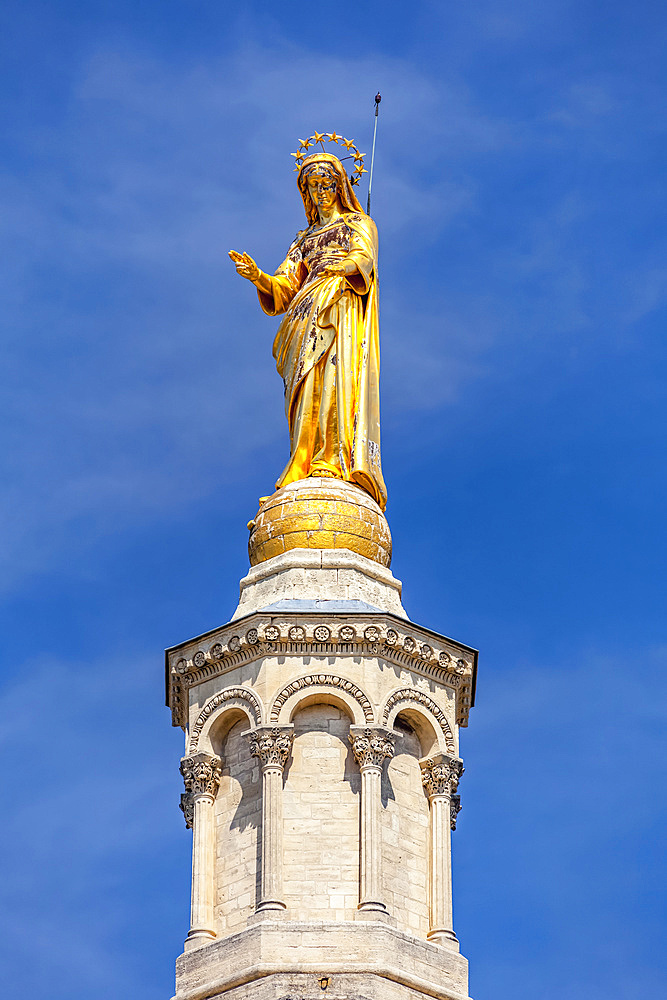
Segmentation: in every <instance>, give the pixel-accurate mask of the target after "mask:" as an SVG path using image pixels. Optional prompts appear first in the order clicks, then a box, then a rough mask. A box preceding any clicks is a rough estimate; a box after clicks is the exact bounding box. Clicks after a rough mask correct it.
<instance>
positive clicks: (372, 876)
mask: <svg viewBox="0 0 667 1000" xmlns="http://www.w3.org/2000/svg"><path fill="white" fill-rule="evenodd" d="M394 738H395V734H394V733H392V732H391V730H389V729H384V728H382V727H380V726H373V727H372V728H366V727H365V726H350V743H351V744H352V751H353V753H354V756H355V758H356V761H357V763H358V765H359V767H360V769H361V833H360V838H359V839H360V843H359V852H360V873H361V885H360V887H359V905H358V909H360V910H375V911H379V912H380V913H386V912H387V907H386V906H385V904H384V903H383V902H382V830H381V825H380V824H381V813H380V808H381V792H382V763H383V761H384V759H385V757H393V755H394Z"/></svg>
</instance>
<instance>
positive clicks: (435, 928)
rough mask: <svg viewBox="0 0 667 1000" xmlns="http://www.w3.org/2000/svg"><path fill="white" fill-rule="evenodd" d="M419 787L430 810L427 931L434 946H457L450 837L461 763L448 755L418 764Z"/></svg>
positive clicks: (454, 815)
mask: <svg viewBox="0 0 667 1000" xmlns="http://www.w3.org/2000/svg"><path fill="white" fill-rule="evenodd" d="M419 765H420V767H421V770H422V783H423V785H424V788H425V790H426V794H427V795H428V800H429V806H430V841H431V857H430V861H429V889H430V930H429V932H428V935H427V936H428V939H429V940H430V941H433V942H434V943H435V944H445V945H446V944H450V945H451V944H455V945H458V940H457V937H456V934H455V933H454V921H453V914H452V837H451V830H452V829H454V828H455V827H456V815H457V813H458V811H459V809H460V808H461V803H460V797H459V796H458V795H455V794H454V793H455V792H456V789H457V786H458V783H459V778H460V777H461V775H462V774H463V761H461V760H459V758H458V757H449V756H448V755H447V754H443V753H439V754H434V756H433V757H428V758H426V759H425V760H421V761H420V762H419Z"/></svg>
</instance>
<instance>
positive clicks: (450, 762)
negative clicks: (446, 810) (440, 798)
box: [419, 753, 463, 825]
mask: <svg viewBox="0 0 667 1000" xmlns="http://www.w3.org/2000/svg"><path fill="white" fill-rule="evenodd" d="M419 766H420V767H421V771H422V784H423V786H424V788H425V789H426V794H427V795H428V797H429V798H432V797H433V796H434V795H446V796H448V797H449V798H452V797H453V796H454V793H455V792H456V789H457V788H458V784H459V778H460V777H461V775H462V774H463V761H462V760H460V759H459V758H458V757H449V756H448V755H447V754H444V753H439V754H435V755H434V756H433V757H427V758H426V759H425V760H420V761H419ZM456 798H457V800H458V808H457V809H456V812H454V813H453V820H452V822H453V824H454V825H456V813H457V812H458V811H459V809H460V808H461V804H460V800H459V797H458V796H456Z"/></svg>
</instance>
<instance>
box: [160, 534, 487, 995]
mask: <svg viewBox="0 0 667 1000" xmlns="http://www.w3.org/2000/svg"><path fill="white" fill-rule="evenodd" d="M166 666H167V701H168V704H169V706H170V708H171V710H172V719H173V722H174V725H177V726H181V727H182V728H183V730H184V732H185V753H184V757H183V760H182V761H181V772H182V774H183V778H184V785H185V789H184V792H183V796H182V801H181V807H182V809H183V813H184V816H185V819H186V824H187V825H188V826H190V827H192V831H193V834H192V836H193V861H192V899H191V914H190V932H189V934H188V937H187V939H186V942H185V951H184V953H183V955H181V957H180V958H179V959H178V961H177V967H176V994H175V1000H219V998H223V997H224V998H225V1000H269V998H271V1000H312V998H315V997H325V998H326V1000H363V998H368V1000H375V998H377V1000H409V998H425V997H435V998H441V1000H466V998H467V997H468V974H467V962H466V960H465V959H464V958H463V957H462V955H461V954H460V952H459V945H458V941H457V939H456V935H455V933H454V926H453V906H452V880H451V869H452V857H451V830H452V828H453V827H454V826H455V825H456V816H457V812H458V809H459V808H460V802H459V795H458V791H457V789H458V785H459V781H460V779H461V775H462V772H463V765H462V761H461V759H460V756H459V727H461V726H465V725H467V722H468V713H469V710H470V707H471V705H472V703H473V697H474V683H475V673H476V653H475V651H474V650H473V649H471V648H470V647H468V646H464V645H462V644H461V643H458V642H455V641H453V640H451V639H448V638H446V637H445V636H442V635H439V634H437V633H435V632H433V631H431V630H429V629H426V628H423V627H422V626H420V625H417V624H415V623H413V622H411V621H409V619H408V618H407V615H406V614H405V611H404V609H403V606H402V603H401V585H400V583H399V582H398V581H397V580H396V579H395V578H394V577H393V575H392V573H391V571H390V570H389V569H387V568H386V567H384V566H381V565H379V564H378V563H377V562H374V561H372V560H371V559H368V558H365V557H364V556H362V555H359V554H356V553H353V552H350V551H347V550H345V549H330V550H327V549H324V550H315V549H291V550H290V551H286V552H282V553H280V554H279V555H277V556H274V557H273V558H269V559H267V560H266V561H264V562H260V563H259V564H258V565H256V566H254V567H253V568H252V569H251V570H250V572H249V574H248V575H247V576H246V577H245V578H244V580H242V581H241V596H240V602H239V606H238V608H237V609H236V612H235V613H234V615H233V616H232V619H231V621H230V622H229V624H227V625H223V626H221V627H220V628H217V629H214V630H213V631H211V632H209V633H207V634H205V635H203V636H199V637H197V638H196V639H192V640H190V641H188V642H184V643H181V644H180V645H178V646H176V647H173V648H172V649H169V650H167V657H166Z"/></svg>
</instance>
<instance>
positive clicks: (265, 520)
mask: <svg viewBox="0 0 667 1000" xmlns="http://www.w3.org/2000/svg"><path fill="white" fill-rule="evenodd" d="M248 527H249V528H250V539H249V541H248V555H249V556H250V565H251V566H256V565H257V564H258V563H261V562H264V561H265V560H266V559H272V558H273V557H274V556H277V555H280V553H281V552H289V551H290V549H349V550H350V551H351V552H356V553H357V554H358V555H360V556H366V558H367V559H373V560H374V561H375V562H377V563H379V564H380V565H381V566H386V567H389V565H390V563H391V533H390V531H389V525H388V523H387V518H386V517H385V516H384V514H383V513H382V511H381V510H380V508H379V506H378V505H377V504H376V502H375V500H373V498H372V497H371V496H370V495H369V494H368V493H366V491H365V490H363V489H361V487H360V486H355V485H354V484H353V483H348V482H345V481H344V480H342V479H333V478H331V477H320V476H311V477H310V478H309V479H300V480H299V481H298V482H296V483H290V484H289V486H283V487H282V489H279V490H277V491H276V492H275V493H274V494H273V496H270V497H268V498H266V499H264V498H263V503H261V505H260V508H259V511H258V513H257V516H256V517H255V519H254V521H250V522H249V524H248Z"/></svg>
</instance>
